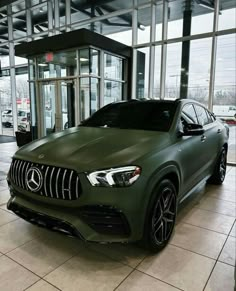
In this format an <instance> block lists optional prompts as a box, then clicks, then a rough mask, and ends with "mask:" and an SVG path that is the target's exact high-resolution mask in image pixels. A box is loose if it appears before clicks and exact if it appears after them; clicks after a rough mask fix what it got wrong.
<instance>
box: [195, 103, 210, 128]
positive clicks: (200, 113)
mask: <svg viewBox="0 0 236 291" xmlns="http://www.w3.org/2000/svg"><path fill="white" fill-rule="evenodd" d="M194 106H195V109H196V113H197V118H198V124H200V125H205V124H208V123H209V120H208V116H207V113H206V110H205V109H204V108H203V107H201V106H199V105H194Z"/></svg>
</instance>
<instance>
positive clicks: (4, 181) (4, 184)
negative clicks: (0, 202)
mask: <svg viewBox="0 0 236 291" xmlns="http://www.w3.org/2000/svg"><path fill="white" fill-rule="evenodd" d="M0 186H1V187H4V188H5V189H6V188H8V184H7V181H6V179H4V180H1V181H0Z"/></svg>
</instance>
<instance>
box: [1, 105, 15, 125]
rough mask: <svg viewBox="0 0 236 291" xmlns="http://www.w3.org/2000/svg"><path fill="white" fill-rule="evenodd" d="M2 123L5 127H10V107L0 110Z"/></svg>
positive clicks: (11, 119)
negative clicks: (0, 111)
mask: <svg viewBox="0 0 236 291" xmlns="http://www.w3.org/2000/svg"><path fill="white" fill-rule="evenodd" d="M2 125H3V126H5V127H12V125H13V116H12V110H11V109H6V110H4V111H2Z"/></svg>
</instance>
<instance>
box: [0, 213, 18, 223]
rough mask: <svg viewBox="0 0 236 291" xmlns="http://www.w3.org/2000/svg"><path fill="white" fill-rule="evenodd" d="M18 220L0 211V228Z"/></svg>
mask: <svg viewBox="0 0 236 291" xmlns="http://www.w3.org/2000/svg"><path fill="white" fill-rule="evenodd" d="M16 219H18V218H17V217H16V216H15V215H12V214H11V213H9V212H7V211H5V210H2V209H0V227H1V226H2V225H4V224H6V223H8V222H10V221H13V220H16Z"/></svg>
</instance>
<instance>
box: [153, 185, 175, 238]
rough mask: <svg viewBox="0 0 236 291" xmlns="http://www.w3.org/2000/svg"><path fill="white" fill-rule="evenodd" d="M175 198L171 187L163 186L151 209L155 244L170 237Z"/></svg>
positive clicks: (173, 220) (173, 219) (173, 221)
mask: <svg viewBox="0 0 236 291" xmlns="http://www.w3.org/2000/svg"><path fill="white" fill-rule="evenodd" d="M175 208H176V198H175V192H174V191H173V190H172V188H171V187H168V186H167V187H165V188H164V189H163V190H162V192H161V194H160V196H159V199H158V200H157V202H156V205H155V207H154V210H153V217H152V233H153V235H154V239H155V241H156V243H157V244H162V243H164V242H165V241H166V240H168V238H169V237H170V234H171V232H172V229H173V227H174V223H175Z"/></svg>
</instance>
